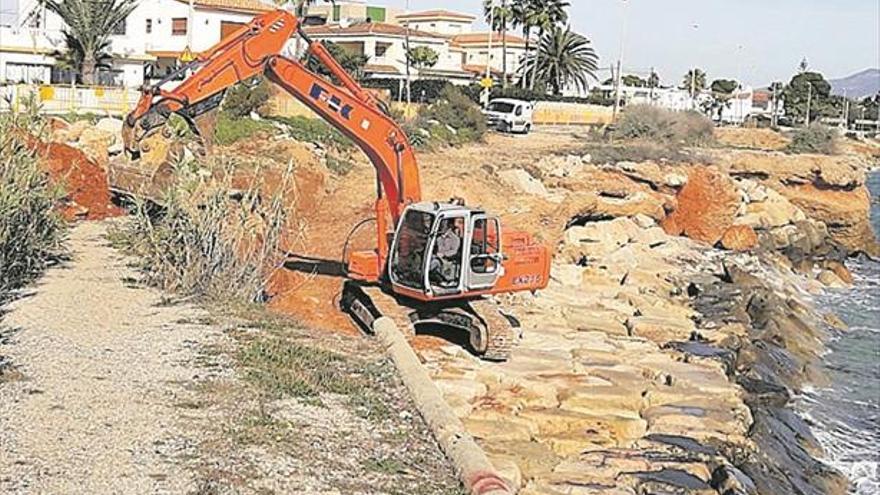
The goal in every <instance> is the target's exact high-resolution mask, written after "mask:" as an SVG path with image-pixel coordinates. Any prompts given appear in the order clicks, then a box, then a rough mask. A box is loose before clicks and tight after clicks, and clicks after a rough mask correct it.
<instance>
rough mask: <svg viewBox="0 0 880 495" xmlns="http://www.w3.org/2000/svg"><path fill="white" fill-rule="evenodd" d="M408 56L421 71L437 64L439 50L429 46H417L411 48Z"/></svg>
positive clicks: (411, 62)
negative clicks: (436, 50)
mask: <svg viewBox="0 0 880 495" xmlns="http://www.w3.org/2000/svg"><path fill="white" fill-rule="evenodd" d="M406 56H407V58H408V59H409V63H410V64H412V66H413V67H415V68H416V69H419V72H421V70H422V69H427V68H429V67H434V66H435V65H437V60H438V59H439V55H438V54H437V52H435V51H434V50H433V49H432V48H431V47H429V46H416V47H413V48H410V50H409V52H407V54H406Z"/></svg>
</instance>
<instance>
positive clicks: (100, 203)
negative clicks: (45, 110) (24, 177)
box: [25, 136, 124, 220]
mask: <svg viewBox="0 0 880 495" xmlns="http://www.w3.org/2000/svg"><path fill="white" fill-rule="evenodd" d="M25 140H26V141H25V143H26V145H27V146H28V148H30V149H32V150H34V151H35V152H36V154H37V156H38V157H39V164H40V168H42V169H43V170H45V171H46V172H47V173H48V174H49V178H50V179H51V180H52V182H54V183H55V184H59V185H60V186H61V187H63V189H64V192H65V198H64V199H65V201H64V203H63V204H62V205H60V211H61V215H62V216H63V217H64V218H66V219H68V220H73V219H76V218H85V219H88V220H98V219H102V218H107V217H112V216H117V215H121V214H123V213H124V212H123V210H121V209H120V208H118V207H117V206H115V205H114V204H113V202H112V200H111V195H110V183H109V181H108V180H107V174H106V172H104V170H103V169H102V168H101V167H99V166H98V165H96V164H95V162H93V161H91V160H89V158H88V157H87V156H86V155H85V153H83V152H82V151H80V150H78V149H76V148H73V147H71V146H68V145H66V144H61V143H44V142H42V141H40V140H39V139H37V138H34V137H32V136H25Z"/></svg>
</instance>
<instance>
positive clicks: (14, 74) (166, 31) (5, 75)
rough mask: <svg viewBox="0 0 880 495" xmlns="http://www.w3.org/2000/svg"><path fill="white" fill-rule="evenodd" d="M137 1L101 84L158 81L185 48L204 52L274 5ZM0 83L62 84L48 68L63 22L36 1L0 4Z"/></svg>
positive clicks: (227, 0)
mask: <svg viewBox="0 0 880 495" xmlns="http://www.w3.org/2000/svg"><path fill="white" fill-rule="evenodd" d="M192 6H193V8H192V10H191V9H190V4H189V3H188V2H187V1H185V0H141V1H140V2H139V3H138V6H137V8H136V9H135V10H134V12H132V14H131V15H130V16H129V17H128V18H127V19H126V21H125V22H124V23H123V25H121V26H119V27H118V28H117V30H116V31H115V33H114V35H113V36H111V38H110V39H111V47H110V53H111V55H112V56H113V64H112V67H111V68H110V70H109V71H104V72H102V73H101V74H100V81H101V84H105V85H125V86H129V87H131V86H139V85H141V84H143V82H144V81H145V80H146V79H150V78H151V77H160V76H162V75H164V74H165V73H167V72H168V71H170V70H171V69H172V68H173V67H174V66H175V65H176V64H177V63H178V59H179V57H180V55H181V53H182V52H183V51H184V50H185V49H186V48H187V47H188V46H189V47H190V50H191V51H192V52H194V53H198V52H199V51H202V50H205V49H207V48H209V47H211V46H212V45H214V44H215V43H217V42H218V41H220V39H221V38H222V37H223V36H224V35H225V34H227V33H229V32H230V31H232V30H234V29H236V28H237V27H239V26H240V25H241V24H243V23H246V22H248V21H249V20H251V19H252V18H253V17H254V15H256V14H259V13H262V12H266V11H269V10H272V9H273V8H274V7H273V6H272V5H270V4H267V3H263V2H261V1H259V0H194V1H193V4H192ZM0 11H2V12H3V15H2V18H0V82H7V83H18V82H27V83H49V82H67V77H66V75H65V74H63V73H62V72H61V71H59V70H57V69H53V67H54V66H55V62H56V61H55V59H54V57H52V54H53V53H54V52H56V51H58V50H63V49H64V41H63V40H64V38H63V35H62V29H63V28H64V24H63V22H62V21H61V19H60V18H58V17H57V16H56V15H54V14H52V13H50V12H47V11H46V10H45V8H43V7H41V6H40V5H39V2H38V1H37V0H0Z"/></svg>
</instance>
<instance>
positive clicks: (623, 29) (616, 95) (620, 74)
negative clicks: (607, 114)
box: [612, 0, 629, 122]
mask: <svg viewBox="0 0 880 495" xmlns="http://www.w3.org/2000/svg"><path fill="white" fill-rule="evenodd" d="M622 1H623V6H622V9H621V12H622V13H623V21H622V25H621V28H620V56H619V57H618V58H617V81H616V82H615V84H614V86H615V88H614V113H613V115H612V122H616V121H617V114H618V112H620V103H621V102H620V86H621V84H622V82H623V53H624V49H625V48H626V27H627V13H628V12H627V11H628V9H627V7H628V6H629V2H627V0H622Z"/></svg>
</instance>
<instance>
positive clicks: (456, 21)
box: [397, 10, 477, 36]
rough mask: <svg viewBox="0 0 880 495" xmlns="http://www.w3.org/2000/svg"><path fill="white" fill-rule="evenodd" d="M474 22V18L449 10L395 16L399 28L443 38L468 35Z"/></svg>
mask: <svg viewBox="0 0 880 495" xmlns="http://www.w3.org/2000/svg"><path fill="white" fill-rule="evenodd" d="M476 20H477V18H476V16H473V15H470V14H464V13H461V12H452V11H450V10H425V11H422V12H409V13H406V14H399V15H398V16H397V22H398V23H399V24H400V25H401V26H407V27H409V28H410V29H417V30H419V31H427V32H430V33H438V34H442V35H445V36H455V35H458V34H465V33H470V32H471V27H472V26H473V24H474V22H475V21H476Z"/></svg>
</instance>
